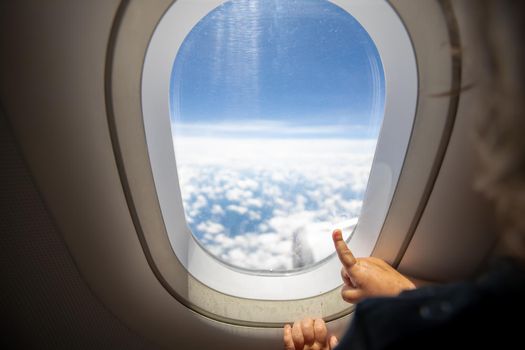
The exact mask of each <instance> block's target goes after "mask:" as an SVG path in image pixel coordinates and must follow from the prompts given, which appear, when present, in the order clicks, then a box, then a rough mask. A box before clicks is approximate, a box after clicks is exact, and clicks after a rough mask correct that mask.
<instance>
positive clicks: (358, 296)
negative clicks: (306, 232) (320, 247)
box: [332, 230, 416, 303]
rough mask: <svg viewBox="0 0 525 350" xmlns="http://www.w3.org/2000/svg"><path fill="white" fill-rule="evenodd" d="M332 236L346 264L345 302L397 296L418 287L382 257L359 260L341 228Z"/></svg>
mask: <svg viewBox="0 0 525 350" xmlns="http://www.w3.org/2000/svg"><path fill="white" fill-rule="evenodd" d="M332 238H333V240H334V245H335V250H336V251H337V255H338V256H339V260H340V261H341V263H342V264H343V267H342V269H341V277H342V279H343V282H344V285H343V288H342V290H341V296H342V297H343V299H344V300H345V301H347V302H349V303H356V302H358V301H360V300H362V299H363V298H366V297H373V296H396V295H398V294H399V293H401V292H402V291H404V290H408V289H414V288H416V287H415V285H414V283H412V282H411V281H410V280H409V279H408V278H406V277H405V276H403V275H402V274H401V273H399V272H397V270H395V269H394V268H393V267H392V266H390V265H388V264H387V263H386V262H385V261H383V260H381V259H378V258H374V257H368V258H357V259H356V258H355V257H354V255H353V254H352V252H351V251H350V249H348V246H347V245H346V243H345V241H344V240H343V236H342V232H341V230H335V231H334V232H333V234H332Z"/></svg>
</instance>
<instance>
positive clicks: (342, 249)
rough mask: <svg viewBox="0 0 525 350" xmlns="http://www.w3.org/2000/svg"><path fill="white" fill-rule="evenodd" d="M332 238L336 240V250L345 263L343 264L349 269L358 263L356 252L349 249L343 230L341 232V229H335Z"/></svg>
mask: <svg viewBox="0 0 525 350" xmlns="http://www.w3.org/2000/svg"><path fill="white" fill-rule="evenodd" d="M332 239H333V240H334V246H335V251H336V252H337V255H338V256H339V260H340V261H341V264H343V266H344V267H345V268H347V269H349V268H350V267H352V266H354V265H355V263H356V259H355V257H354V254H352V252H351V251H350V249H348V246H347V245H346V243H345V241H344V240H343V232H341V230H340V229H335V230H334V232H333V233H332Z"/></svg>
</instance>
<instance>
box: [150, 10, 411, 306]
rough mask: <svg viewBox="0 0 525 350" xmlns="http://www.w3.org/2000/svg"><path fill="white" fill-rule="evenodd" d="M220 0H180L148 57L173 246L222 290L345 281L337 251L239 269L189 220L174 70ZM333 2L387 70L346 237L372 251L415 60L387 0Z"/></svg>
mask: <svg viewBox="0 0 525 350" xmlns="http://www.w3.org/2000/svg"><path fill="white" fill-rule="evenodd" d="M223 2H225V1H224V0H179V1H176V2H175V3H174V4H173V5H172V6H171V7H170V8H169V9H168V11H167V12H166V13H165V15H164V16H163V18H162V19H161V21H160V22H159V24H158V26H157V28H156V30H155V32H154V34H153V36H152V38H151V41H150V44H149V46H148V50H147V53H146V57H145V61H144V67H143V75H142V112H143V116H144V128H145V132H146V140H147V147H148V152H149V157H150V162H151V168H152V172H153V177H154V181H155V187H156V191H157V196H158V199H159V203H160V206H161V211H162V216H163V220H164V224H165V226H166V230H167V232H168V236H169V240H170V243H171V246H172V249H173V251H174V252H175V255H176V256H177V258H178V259H179V261H180V262H181V263H182V264H183V266H184V267H185V268H186V269H187V270H188V272H189V273H190V274H191V275H192V276H194V277H195V278H196V279H198V280H199V281H201V282H202V283H204V284H206V285H207V286H208V287H210V288H212V289H215V290H217V291H219V292H221V293H224V294H228V295H232V296H236V297H241V298H249V299H260V300H295V299H302V298H309V297H312V296H316V295H319V294H322V293H325V292H328V291H330V290H332V289H334V288H336V287H337V286H339V285H340V284H341V279H340V275H339V270H340V263H339V261H338V259H337V257H335V256H331V257H329V258H328V259H326V260H325V261H323V262H322V263H320V264H316V265H314V266H313V267H312V268H309V269H306V270H304V271H300V272H294V273H282V274H275V275H265V274H256V273H247V272H242V271H240V270H237V269H233V268H231V267H229V266H226V265H225V264H222V263H220V262H219V260H218V259H216V258H214V257H212V256H211V255H210V254H208V253H207V252H206V251H205V250H204V249H203V248H202V247H201V246H200V245H199V244H198V243H197V242H196V241H195V238H194V237H193V235H192V233H191V231H190V229H189V227H188V226H187V224H186V219H185V214H184V208H183V204H182V197H181V193H180V188H179V181H178V175H177V167H176V159H175V153H174V149H173V141H172V133H171V123H170V112H169V101H170V96H169V92H170V78H171V70H172V68H173V62H174V61H175V58H176V56H177V53H178V50H179V48H180V46H181V45H182V42H183V41H184V39H185V38H186V36H187V35H188V33H189V32H190V31H191V30H192V29H193V27H194V26H195V25H196V24H197V22H198V21H199V20H201V19H202V18H203V17H204V16H206V15H207V14H208V13H209V12H210V11H212V10H213V9H214V8H216V7H217V6H219V5H220V4H222V3H223ZM331 2H332V3H334V4H336V5H338V6H339V7H341V8H342V9H344V10H346V11H347V12H349V13H350V14H351V15H352V16H353V17H354V18H355V19H356V20H357V21H358V22H359V23H360V24H361V25H362V26H363V27H364V28H365V29H366V30H367V32H368V34H369V35H370V37H371V38H372V40H373V42H374V43H375V45H376V47H377V49H378V51H379V54H380V57H381V61H382V64H383V70H384V76H385V115H384V119H383V124H382V128H381V132H380V136H379V138H378V142H377V146H376V153H375V156H374V162H373V164H372V168H371V172H370V177H369V181H368V187H367V190H366V193H365V197H364V201H363V207H362V211H361V215H360V217H359V225H358V226H357V227H356V230H355V232H354V234H353V235H352V237H351V239H350V242H349V244H350V247H351V249H352V250H353V252H354V254H355V255H356V256H369V255H370V254H371V252H372V250H373V248H374V246H375V244H376V241H377V238H378V236H379V233H380V231H381V228H382V226H383V223H384V220H385V217H386V214H387V211H388V208H389V206H390V202H391V200H392V196H393V194H394V190H395V187H396V184H397V182H398V178H399V175H400V172H401V168H402V165H403V161H404V158H405V154H406V150H407V146H408V142H409V138H410V134H411V130H412V125H413V121H414V117H415V111H416V104H417V91H418V80H417V66H416V60H415V55H414V50H413V47H412V44H411V42H410V38H409V36H408V34H407V32H406V30H405V28H404V25H403V23H402V21H401V20H400V18H399V17H398V15H397V14H396V12H395V11H394V10H393V9H392V7H391V6H390V5H389V4H388V2H387V1H385V0H332V1H331ZM327 239H330V238H329V237H327Z"/></svg>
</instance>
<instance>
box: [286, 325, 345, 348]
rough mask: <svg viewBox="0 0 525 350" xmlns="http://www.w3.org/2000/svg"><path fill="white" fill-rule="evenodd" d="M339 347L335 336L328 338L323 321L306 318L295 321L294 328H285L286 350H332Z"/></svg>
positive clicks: (288, 326)
mask: <svg viewBox="0 0 525 350" xmlns="http://www.w3.org/2000/svg"><path fill="white" fill-rule="evenodd" d="M336 345H337V338H336V337H335V336H333V335H332V336H330V337H329V336H328V330H327V329H326V324H325V323H324V321H323V320H322V319H316V320H315V321H314V320H312V319H311V318H305V319H304V320H302V321H295V323H294V324H293V327H291V326H290V325H289V324H287V325H286V326H284V348H285V349H286V350H332V349H334V348H335V347H336Z"/></svg>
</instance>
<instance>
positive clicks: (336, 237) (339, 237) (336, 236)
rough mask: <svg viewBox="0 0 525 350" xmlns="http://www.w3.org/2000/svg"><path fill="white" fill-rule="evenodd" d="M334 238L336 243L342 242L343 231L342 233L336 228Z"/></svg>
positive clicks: (333, 233)
mask: <svg viewBox="0 0 525 350" xmlns="http://www.w3.org/2000/svg"><path fill="white" fill-rule="evenodd" d="M332 238H333V240H334V241H341V240H342V239H343V231H341V229H339V228H336V229H335V230H334V232H332Z"/></svg>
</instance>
